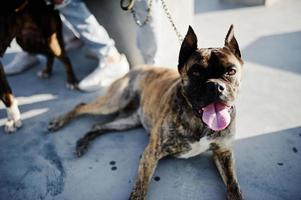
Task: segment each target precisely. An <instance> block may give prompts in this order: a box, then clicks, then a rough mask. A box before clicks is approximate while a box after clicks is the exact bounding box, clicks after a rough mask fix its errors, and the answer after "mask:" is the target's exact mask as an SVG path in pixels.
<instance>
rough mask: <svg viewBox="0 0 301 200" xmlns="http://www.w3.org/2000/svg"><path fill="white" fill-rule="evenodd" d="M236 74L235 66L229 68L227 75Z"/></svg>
mask: <svg viewBox="0 0 301 200" xmlns="http://www.w3.org/2000/svg"><path fill="white" fill-rule="evenodd" d="M235 74H236V69H235V68H234V67H231V68H229V69H228V70H227V75H229V76H233V75H235Z"/></svg>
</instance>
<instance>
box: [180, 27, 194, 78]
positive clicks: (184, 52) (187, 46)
mask: <svg viewBox="0 0 301 200" xmlns="http://www.w3.org/2000/svg"><path fill="white" fill-rule="evenodd" d="M197 43H198V40H197V37H196V35H195V33H194V31H193V29H192V28H191V26H189V28H188V31H187V33H186V36H185V38H184V40H183V42H182V45H181V49H180V54H179V63H178V71H179V72H180V73H181V70H182V68H183V66H184V64H185V62H186V61H187V59H188V58H189V56H190V55H191V54H192V53H193V52H194V51H195V50H197Z"/></svg>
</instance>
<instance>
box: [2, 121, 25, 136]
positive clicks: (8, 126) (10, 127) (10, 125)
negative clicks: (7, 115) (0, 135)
mask: <svg viewBox="0 0 301 200" xmlns="http://www.w3.org/2000/svg"><path fill="white" fill-rule="evenodd" d="M21 126H22V121H21V120H20V119H19V120H17V121H14V120H12V119H8V120H7V121H6V122H5V124H4V131H5V132H6V133H12V132H15V131H16V130H17V129H18V128H20V127H21Z"/></svg>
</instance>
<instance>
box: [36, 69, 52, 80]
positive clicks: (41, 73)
mask: <svg viewBox="0 0 301 200" xmlns="http://www.w3.org/2000/svg"><path fill="white" fill-rule="evenodd" d="M37 76H38V77H39V78H42V79H46V78H49V77H50V76H51V74H50V73H48V72H47V71H45V70H41V71H39V72H38V73H37Z"/></svg>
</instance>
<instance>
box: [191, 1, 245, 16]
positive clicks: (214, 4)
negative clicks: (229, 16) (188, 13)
mask: <svg viewBox="0 0 301 200" xmlns="http://www.w3.org/2000/svg"><path fill="white" fill-rule="evenodd" d="M246 7H251V6H248V5H243V4H239V3H229V2H224V1H221V0H195V1H194V13H195V14H203V13H204V14H205V13H208V12H216V11H222V10H231V9H239V8H246Z"/></svg>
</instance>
